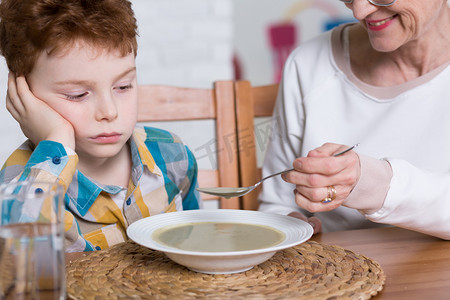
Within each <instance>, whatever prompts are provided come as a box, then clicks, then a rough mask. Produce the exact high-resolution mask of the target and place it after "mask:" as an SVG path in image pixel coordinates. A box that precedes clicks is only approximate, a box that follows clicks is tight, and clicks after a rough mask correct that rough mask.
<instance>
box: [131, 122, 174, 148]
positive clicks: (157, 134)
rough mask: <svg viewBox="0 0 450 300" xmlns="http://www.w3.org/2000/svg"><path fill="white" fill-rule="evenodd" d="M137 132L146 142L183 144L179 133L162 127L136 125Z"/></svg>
mask: <svg viewBox="0 0 450 300" xmlns="http://www.w3.org/2000/svg"><path fill="white" fill-rule="evenodd" d="M135 133H136V135H138V136H139V137H140V138H141V140H144V141H145V142H156V143H176V144H183V141H182V140H181V139H180V138H179V137H178V135H176V134H174V133H173V132H170V131H167V130H164V129H161V128H156V127H150V126H142V127H136V129H135Z"/></svg>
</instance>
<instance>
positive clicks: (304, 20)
mask: <svg viewBox="0 0 450 300" xmlns="http://www.w3.org/2000/svg"><path fill="white" fill-rule="evenodd" d="M131 2H132V3H133V8H134V11H135V14H136V18H137V20H138V26H139V38H138V44H139V49H138V56H137V69H138V81H139V83H140V84H167V85H177V86H185V87H199V88H202V87H210V86H211V83H212V82H213V81H215V80H227V79H246V80H250V81H251V82H252V84H253V85H264V84H270V83H273V82H277V81H278V80H279V78H280V72H281V69H282V66H283V63H284V60H285V59H286V56H287V55H288V54H289V52H290V51H292V49H293V48H295V47H296V46H297V45H298V44H299V43H301V42H303V41H305V40H308V39H310V38H312V37H314V36H316V35H317V34H319V33H321V32H323V31H325V30H328V29H330V28H332V27H333V26H336V25H337V24H340V23H344V22H351V21H352V20H353V19H352V15H351V13H350V11H349V10H348V9H347V8H346V7H345V5H344V4H343V3H342V2H340V1H338V0H297V1H295V0H132V1H131ZM7 76H8V70H7V68H6V65H5V62H4V60H3V58H1V60H0V103H1V104H0V136H1V142H0V164H1V165H3V163H4V161H5V160H6V159H7V157H8V156H9V155H10V154H11V152H12V151H13V150H14V149H15V148H17V147H18V146H19V145H20V144H21V143H22V142H23V141H24V140H25V137H24V136H23V134H22V133H21V131H20V127H19V126H18V125H17V123H16V122H15V120H14V119H13V118H12V117H11V116H10V115H9V113H8V111H7V110H6V108H5V95H6V86H7ZM152 125H153V126H158V127H162V128H165V129H168V130H171V131H173V132H175V133H176V134H178V135H180V136H181V137H182V139H183V140H185V141H186V143H187V144H188V146H189V147H190V148H191V150H192V151H193V153H194V155H195V156H196V157H197V159H198V163H199V165H200V166H201V167H202V168H215V158H214V157H210V156H208V155H205V153H206V146H207V145H211V144H213V143H214V142H215V140H216V137H214V123H213V122H212V121H211V122H209V121H195V122H190V123H189V124H186V123H185V122H184V123H183V124H178V123H161V124H159V123H157V124H152ZM262 150H264V149H262Z"/></svg>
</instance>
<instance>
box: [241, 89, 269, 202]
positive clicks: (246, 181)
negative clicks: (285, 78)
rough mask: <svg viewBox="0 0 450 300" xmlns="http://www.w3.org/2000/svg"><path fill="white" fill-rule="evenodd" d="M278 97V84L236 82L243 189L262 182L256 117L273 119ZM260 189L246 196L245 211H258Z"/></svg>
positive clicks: (244, 199)
mask: <svg viewBox="0 0 450 300" xmlns="http://www.w3.org/2000/svg"><path fill="white" fill-rule="evenodd" d="M277 94H278V84H272V85H265V86H254V87H252V85H251V83H250V82H249V81H236V82H235V102H236V124H237V128H236V130H237V137H238V153H239V178H240V182H239V183H240V186H251V185H253V184H255V183H256V182H257V181H258V180H259V179H261V168H259V167H258V165H257V149H256V147H257V146H258V145H257V141H256V138H255V133H256V131H255V126H254V124H255V123H254V118H255V117H271V116H272V112H273V108H274V105H275V101H276V98H277ZM259 142H261V141H259ZM260 187H261V186H259V187H258V189H257V190H256V191H253V192H251V193H249V194H247V195H244V196H243V197H242V199H241V208H242V209H250V210H257V209H258V199H257V198H258V194H259V191H260Z"/></svg>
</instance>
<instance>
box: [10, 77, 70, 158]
mask: <svg viewBox="0 0 450 300" xmlns="http://www.w3.org/2000/svg"><path fill="white" fill-rule="evenodd" d="M6 108H7V109H8V111H9V112H10V113H11V115H12V116H13V118H14V119H16V121H17V122H18V123H19V125H20V128H21V129H22V131H23V133H24V135H25V136H26V137H27V138H29V139H30V140H31V141H32V142H33V144H35V145H37V144H39V143H40V142H41V141H43V140H51V141H55V142H59V143H61V144H63V145H64V146H67V147H70V148H72V149H75V134H74V129H73V127H72V125H71V124H70V123H69V122H68V121H67V120H66V119H64V118H63V117H62V116H61V115H60V114H58V113H57V112H56V111H55V110H53V109H52V108H51V107H50V106H49V105H47V104H46V103H45V102H44V101H42V100H40V99H38V98H36V97H35V96H34V95H33V93H32V92H31V90H30V88H29V86H28V83H27V81H26V79H25V77H23V76H18V77H16V76H15V75H14V74H12V73H10V74H9V75H8V91H7V94H6Z"/></svg>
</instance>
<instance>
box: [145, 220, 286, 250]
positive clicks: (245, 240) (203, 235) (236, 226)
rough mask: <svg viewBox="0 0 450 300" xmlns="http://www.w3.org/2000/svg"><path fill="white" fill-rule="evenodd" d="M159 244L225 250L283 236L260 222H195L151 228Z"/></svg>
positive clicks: (249, 247) (265, 243)
mask: <svg viewBox="0 0 450 300" xmlns="http://www.w3.org/2000/svg"><path fill="white" fill-rule="evenodd" d="M152 238H153V239H154V240H155V241H157V242H158V243H160V244H163V245H166V246H169V247H172V248H178V249H181V250H187V251H198V252H229V251H245V250H255V249H262V248H268V247H272V246H274V245H277V244H279V243H281V242H282V241H283V240H284V239H285V235H284V233H283V232H281V231H279V230H277V229H275V228H272V227H269V226H263V225H255V224H244V223H218V222H198V223H186V224H179V225H174V226H169V227H164V228H160V229H157V230H155V232H154V233H153V235H152Z"/></svg>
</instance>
